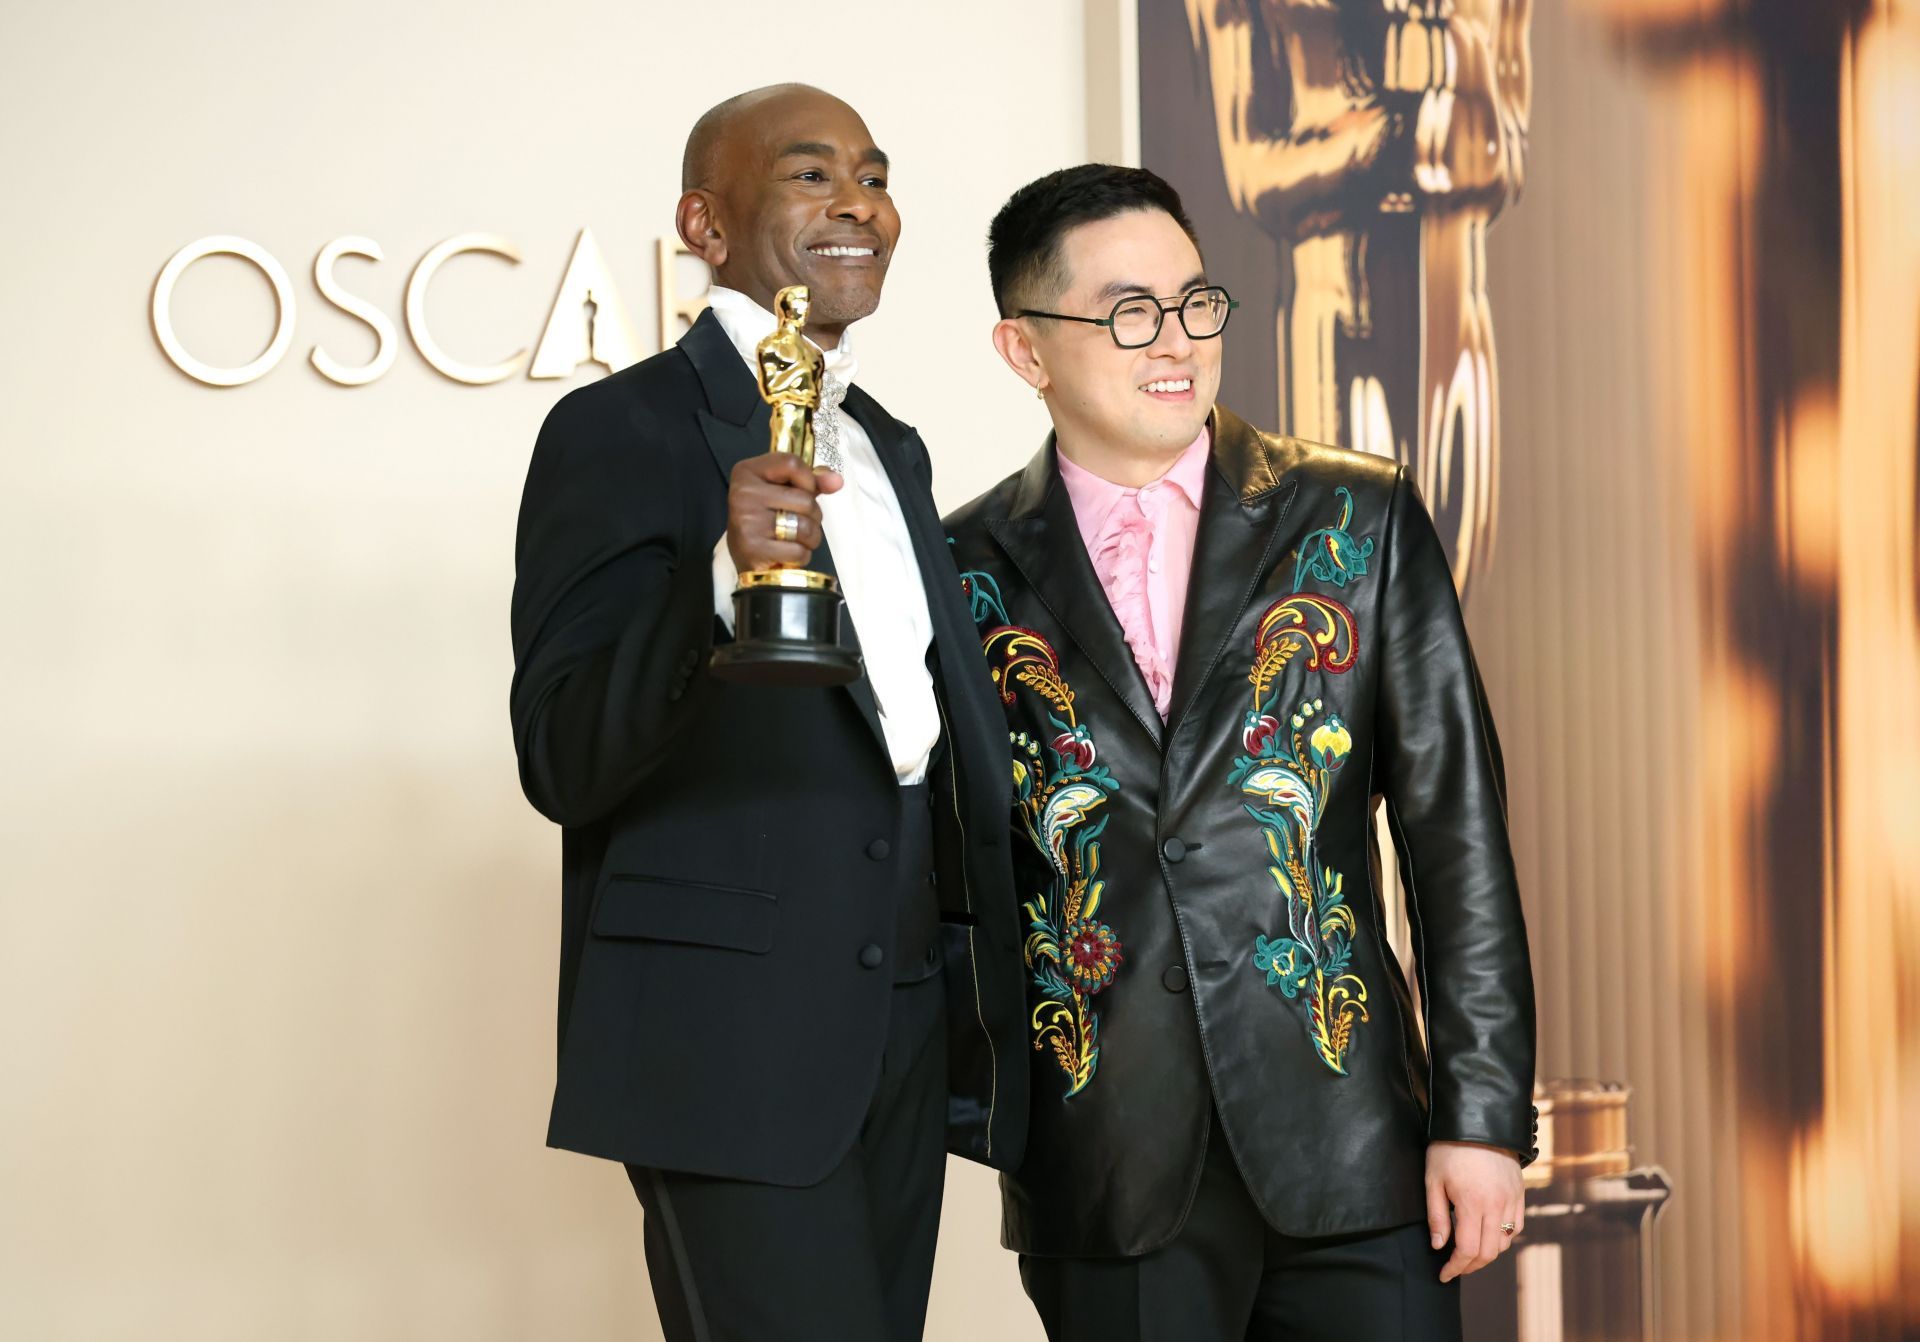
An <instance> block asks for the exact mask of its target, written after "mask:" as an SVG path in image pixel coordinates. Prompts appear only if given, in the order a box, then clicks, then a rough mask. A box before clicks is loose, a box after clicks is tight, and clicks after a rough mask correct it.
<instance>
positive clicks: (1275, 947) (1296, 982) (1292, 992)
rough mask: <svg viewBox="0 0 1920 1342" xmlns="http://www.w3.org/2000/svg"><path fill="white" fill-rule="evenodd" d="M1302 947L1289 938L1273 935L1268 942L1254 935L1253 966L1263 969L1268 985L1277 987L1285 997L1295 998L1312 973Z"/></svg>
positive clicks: (1310, 965) (1311, 967)
mask: <svg viewBox="0 0 1920 1342" xmlns="http://www.w3.org/2000/svg"><path fill="white" fill-rule="evenodd" d="M1305 950H1306V948H1305V947H1303V946H1302V945H1301V944H1300V943H1299V942H1297V941H1294V940H1293V939H1292V938H1290V937H1275V938H1274V939H1273V940H1271V941H1269V940H1267V939H1266V938H1265V937H1255V938H1254V939H1253V967H1254V968H1255V969H1264V970H1266V971H1267V986H1268V987H1269V988H1278V989H1279V990H1280V991H1281V992H1282V993H1283V994H1285V995H1286V996H1288V997H1297V996H1298V995H1299V993H1300V989H1301V988H1302V987H1303V986H1305V984H1306V981H1307V977H1308V975H1310V974H1311V973H1312V972H1313V965H1312V964H1311V963H1309V962H1308V960H1307V958H1306V955H1305Z"/></svg>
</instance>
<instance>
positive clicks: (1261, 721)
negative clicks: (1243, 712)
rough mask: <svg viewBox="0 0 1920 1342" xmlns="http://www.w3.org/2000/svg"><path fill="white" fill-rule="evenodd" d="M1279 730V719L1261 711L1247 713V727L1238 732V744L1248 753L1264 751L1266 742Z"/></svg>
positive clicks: (1254, 753) (1253, 753)
mask: <svg viewBox="0 0 1920 1342" xmlns="http://www.w3.org/2000/svg"><path fill="white" fill-rule="evenodd" d="M1279 730H1280V723H1279V720H1278V719H1276V718H1272V717H1269V716H1268V715H1267V714H1265V713H1261V712H1257V711H1256V712H1249V713H1248V714H1247V729H1246V730H1245V731H1244V732H1242V733H1241V734H1240V745H1241V747H1242V748H1243V749H1245V750H1246V752H1247V753H1248V754H1249V755H1259V754H1262V753H1263V752H1265V750H1266V748H1267V742H1269V741H1271V740H1272V739H1273V737H1274V733H1276V732H1278V731H1279Z"/></svg>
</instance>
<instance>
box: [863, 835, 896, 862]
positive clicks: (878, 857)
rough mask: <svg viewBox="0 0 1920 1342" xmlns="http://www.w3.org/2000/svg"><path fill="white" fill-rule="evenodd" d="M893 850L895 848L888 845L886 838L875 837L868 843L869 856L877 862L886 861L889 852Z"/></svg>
mask: <svg viewBox="0 0 1920 1342" xmlns="http://www.w3.org/2000/svg"><path fill="white" fill-rule="evenodd" d="M892 851H893V849H892V848H891V847H889V846H888V844H887V841H886V840H885V839H875V840H874V841H873V842H872V843H870V844H868V845H867V856H868V857H870V858H872V859H873V860H874V861H875V862H885V861H886V860H887V854H888V853H891V852H892Z"/></svg>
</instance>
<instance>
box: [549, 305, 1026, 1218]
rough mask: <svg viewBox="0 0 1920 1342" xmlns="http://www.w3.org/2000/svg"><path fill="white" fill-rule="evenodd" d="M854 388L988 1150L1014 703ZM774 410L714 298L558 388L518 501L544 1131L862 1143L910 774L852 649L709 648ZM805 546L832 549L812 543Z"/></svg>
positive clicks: (792, 1156) (722, 1170) (1010, 1040)
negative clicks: (553, 853)
mask: <svg viewBox="0 0 1920 1342" xmlns="http://www.w3.org/2000/svg"><path fill="white" fill-rule="evenodd" d="M845 408H846V410H847V411H848V412H850V413H851V414H852V415H853V416H854V417H855V418H856V419H857V420H858V421H859V422H860V423H861V425H862V426H863V427H864V428H865V429H866V430H867V433H868V434H869V435H870V436H871V438H872V440H873V443H874V446H875V448H876V450H877V451H878V453H879V456H880V459H881V461H882V462H883V463H885V466H886V470H887V473H888V476H889V477H890V479H891V481H892V484H893V488H894V492H895V494H896V495H897V497H898V498H899V501H900V507H901V509H902V511H903V513H904V515H905V517H906V521H907V527H908V530H909V532H910V533H911V535H912V539H913V544H914V549H915V552H916V554H917V556H918V558H919V561H920V568H921V576H922V578H923V579H924V582H925V587H926V592H927V599H928V603H929V607H930V612H931V615H932V620H933V630H934V652H933V654H931V655H930V657H929V664H930V667H931V669H932V671H933V675H934V682H935V689H936V691H937V694H938V697H939V701H940V705H941V710H942V714H943V718H944V722H945V728H946V734H945V741H944V748H943V750H942V751H941V752H940V755H939V757H938V758H937V760H936V765H937V767H938V770H939V773H938V776H937V779H936V782H937V791H938V795H939V801H940V815H941V819H942V829H941V833H940V835H939V836H938V837H939V840H940V841H939V843H938V851H939V861H938V866H937V885H938V895H939V902H940V905H941V909H942V915H941V916H942V919H943V925H942V929H941V930H942V934H943V938H944V943H945V946H946V950H947V969H946V982H947V984H948V990H949V997H950V1001H949V1006H950V1010H949V1013H948V1015H949V1019H950V1022H951V1026H952V1030H953V1039H952V1057H953V1064H952V1065H953V1092H954V1101H953V1115H954V1126H953V1129H952V1143H951V1144H952V1147H953V1149H954V1150H956V1151H957V1152H959V1153H960V1154H962V1155H967V1156H971V1157H973V1158H975V1159H978V1160H982V1161H986V1162H988V1163H993V1164H998V1165H1002V1166H1004V1165H1007V1164H1009V1163H1010V1162H1013V1161H1015V1160H1017V1158H1018V1156H1019V1152H1020V1148H1021V1145H1022V1142H1023V1140H1024V1129H1025V1123H1026V1109H1027V1106H1026V1097H1025V1089H1024V1083H1025V1080H1026V1069H1025V1066H1024V1060H1022V1059H1020V1054H1019V1050H1021V1049H1022V1048H1023V1047H1024V1041H1023V1040H1022V1038H1021V1020H1020V1016H1021V1013H1022V1010H1023V1008H1022V1004H1021V1000H1020V999H1021V988H1020V982H1019V931H1018V928H1017V926H1016V924H1015V921H1014V915H1013V904H1014V901H1013V899H1012V896H1011V892H1010V890H1009V888H1008V886H1007V876H1006V869H1007V862H1008V858H1007V855H1006V837H1005V819H1004V817H1005V813H1006V789H1007V782H1006V755H1005V728H1004V724H1003V723H1002V721H1001V719H1000V715H999V712H998V710H997V708H996V707H995V705H994V702H993V699H992V691H991V688H990V686H989V684H988V682H987V680H986V677H985V673H984V671H983V669H982V667H981V663H980V653H979V643H978V640H977V639H976V638H975V637H974V634H973V625H972V621H971V619H970V617H969V613H968V610H967V606H966V603H965V598H964V597H963V595H962V592H961V587H960V582H959V578H958V576H957V575H956V572H955V570H954V567H953V561H952V559H951V558H950V556H949V551H948V547H947V546H946V544H945V542H944V538H943V535H942V533H941V530H940V520H939V516H938V514H937V512H936V510H935V508H934V504H933V496H932V493H931V489H930V475H931V467H930V465H929V462H928V459H927V452H926V448H925V447H924V446H923V445H922V444H921V442H920V438H919V435H918V434H916V433H915V432H914V431H913V430H912V429H910V428H909V427H907V426H906V425H904V424H902V423H900V422H899V421H897V420H895V419H894V418H892V417H891V416H890V415H888V414H887V413H886V412H885V411H884V410H882V409H881V408H880V406H879V405H878V404H877V403H876V402H875V401H874V400H873V399H872V398H871V397H868V396H867V395H865V394H864V393H862V392H861V391H859V390H858V389H857V388H856V389H854V390H853V391H852V392H850V393H849V395H848V397H847V400H846V406H845ZM768 417H769V412H768V409H767V407H766V405H765V404H764V403H763V402H761V400H760V398H759V395H758V393H757V390H756V388H755V386H754V381H753V376H752V374H751V373H750V372H749V371H748V369H747V367H746V365H745V363H744V361H742V359H741V358H740V356H739V354H738V353H737V352H736V351H735V349H734V348H733V346H732V344H731V343H730V342H729V341H728V339H727V336H726V333H725V332H724V330H723V329H722V328H721V326H720V324H719V322H718V321H717V319H715V318H714V317H713V315H712V314H711V313H709V314H706V315H705V316H703V317H701V319H700V320H699V321H698V322H696V323H695V325H694V327H693V329H692V330H691V331H689V332H688V333H687V335H686V337H685V338H684V339H683V340H682V341H681V342H680V343H679V344H678V345H677V346H676V347H674V348H672V349H669V350H666V351H663V352H662V353H660V354H658V355H656V356H654V357H653V358H650V359H647V360H645V361H644V362H642V363H639V364H637V365H635V366H634V367H632V368H629V369H626V370H624V371H622V372H620V373H617V374H615V375H613V376H611V377H608V378H605V379H603V380H602V381H600V382H597V383H594V384H593V385H591V386H587V387H582V388H580V389H579V390H577V391H574V392H572V393H570V394H569V395H567V396H566V397H565V398H564V399H562V400H561V401H560V403H559V404H558V405H556V406H555V407H554V409H553V411H552V412H551V413H550V414H549V415H548V417H547V420H546V423H545V425H544V426H543V427H542V429H541V431H540V437H539V441H538V444H537V445H536V447H535V448H534V453H533V460H532V464H531V467H530V469H529V471H528V475H527V483H526V492H525V496H524V499H523V501H522V505H521V512H520V527H519V540H518V545H517V549H516V566H517V574H516V581H515V584H514V592H513V648H514V661H515V668H514V678H513V691H512V717H513V734H514V745H515V748H516V750H517V752H518V755H519V761H520V779H521V784H522V786H523V788H524V789H525V791H526V794H527V797H528V799H529V800H531V801H532V802H533V804H534V806H536V807H537V808H538V809H539V810H540V811H541V812H542V813H543V814H544V815H546V816H548V817H549V818H550V819H552V820H554V821H556V822H558V823H559V824H560V825H561V826H562V827H563V837H562V849H561V851H562V875H561V941H560V1010H559V1027H560V1028H559V1069H558V1076H557V1081H556V1086H555V1091H554V1101H553V1112H552V1122H551V1127H550V1129H549V1133H548V1141H549V1143H550V1144H552V1145H554V1146H559V1147H565V1148H568V1149H571V1150H575V1151H582V1152H586V1153H588V1154H590V1155H597V1156H606V1157H610V1158H612V1159H616V1160H621V1161H626V1162H629V1163H633V1164H638V1165H646V1166H653V1167H657V1168H663V1169H671V1170H684V1171H690V1172H695V1173H702V1174H712V1175H719V1176H723V1177H729V1178H739V1179H751V1180H756V1181H760V1182H766V1183H775V1184H787V1185H795V1186H800V1185H806V1184H809V1183H812V1182H814V1181H816V1180H818V1179H819V1178H821V1177H823V1176H824V1175H826V1174H827V1173H828V1172H829V1171H830V1170H831V1169H832V1168H833V1167H834V1166H835V1165H836V1164H837V1163H838V1161H839V1160H840V1158H841V1156H842V1155H843V1154H844V1153H845V1151H846V1150H847V1149H848V1147H849V1146H850V1145H851V1143H852V1141H853V1139H854V1137H855V1135H856V1133H857V1131H858V1128H859V1125H860V1122H861V1119H862V1117H863V1115H864V1113H865V1110H866V1104H867V1099H868V1096H869V1095H870V1094H871V1093H872V1089H873V1085H874V1082H875V1079H876V1077H877V1075H878V1069H879V1066H880V1057H881V1046H882V1042H883V1040H884V1038H885V1035H886V1028H887V1015H888V1009H889V989H890V984H891V983H892V981H893V979H894V977H895V974H894V967H893V966H892V965H890V964H888V963H886V960H888V959H890V958H891V956H892V947H893V945H894V937H893V933H894V915H895V910H896V907H897V906H898V904H899V903H900V898H899V891H900V888H901V877H902V875H903V873H896V872H894V871H893V870H892V866H891V864H892V863H893V862H894V861H895V858H896V855H897V853H898V851H899V849H900V847H901V845H900V843H899V841H898V833H899V826H900V823H901V816H900V806H901V800H900V788H899V787H898V785H897V783H896V781H895V778H894V773H893V768H892V765H891V763H890V762H889V758H888V755H887V752H886V748H885V743H884V737H883V736H882V735H881V728H880V721H879V717H878V714H877V712H876V709H875V704H874V697H873V690H872V687H871V685H870V684H869V683H868V682H867V680H866V678H865V677H864V676H863V677H862V678H861V679H860V680H858V681H856V682H855V683H854V684H853V685H851V686H850V687H836V688H828V689H750V688H743V687H739V686H733V685H728V684H725V683H722V682H720V681H717V680H715V679H714V678H713V677H712V676H711V675H709V674H708V671H707V663H708V658H709V656H710V655H711V652H712V648H713V645H714V643H715V641H716V640H718V639H724V638H725V637H727V635H726V631H725V627H724V625H722V624H721V622H720V621H719V620H717V619H716V618H715V614H714V591H713V577H712V570H711V558H712V553H713V548H714V545H715V543H716V542H717V541H718V540H719V538H720V536H721V535H722V533H723V532H724V531H725V529H726V498H727V482H728V476H729V473H730V472H731V471H732V469H733V466H734V464H735V463H736V462H738V461H740V460H741V459H743V458H746V457H749V456H754V455H758V454H760V453H763V452H765V451H766V450H767V422H768ZM814 566H815V567H816V568H819V569H822V570H825V571H828V572H831V571H832V567H833V557H832V554H831V552H830V550H829V549H827V548H824V547H823V548H822V549H821V550H819V551H818V552H816V554H815V556H814ZM847 623H848V626H849V628H851V624H852V621H851V619H850V618H849V619H848V621H847ZM849 637H850V638H851V639H853V640H857V637H858V631H857V630H852V631H851V634H850V635H849ZM970 835H978V836H980V837H979V838H976V839H973V840H972V841H971V842H969V841H968V836H970Z"/></svg>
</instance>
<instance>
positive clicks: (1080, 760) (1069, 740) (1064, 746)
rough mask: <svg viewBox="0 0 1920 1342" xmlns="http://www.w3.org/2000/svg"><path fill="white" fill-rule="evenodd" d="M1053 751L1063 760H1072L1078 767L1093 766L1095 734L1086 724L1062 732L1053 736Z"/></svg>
mask: <svg viewBox="0 0 1920 1342" xmlns="http://www.w3.org/2000/svg"><path fill="white" fill-rule="evenodd" d="M1052 745H1053V753H1054V754H1056V755H1058V756H1059V757H1060V758H1061V759H1063V760H1072V761H1073V767H1074V768H1076V769H1091V768H1092V767H1093V736H1092V735H1091V734H1090V733H1089V732H1088V731H1087V729H1086V727H1085V726H1084V725H1082V726H1079V727H1074V728H1072V729H1071V730H1069V731H1064V732H1061V733H1060V735H1058V736H1056V737H1054V738H1053V741H1052Z"/></svg>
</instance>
